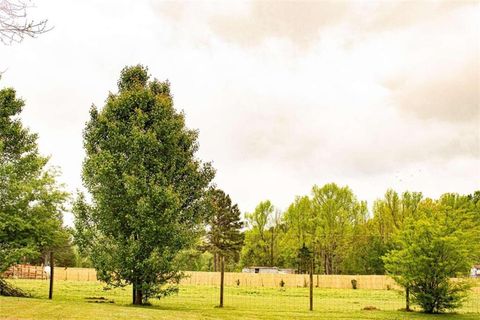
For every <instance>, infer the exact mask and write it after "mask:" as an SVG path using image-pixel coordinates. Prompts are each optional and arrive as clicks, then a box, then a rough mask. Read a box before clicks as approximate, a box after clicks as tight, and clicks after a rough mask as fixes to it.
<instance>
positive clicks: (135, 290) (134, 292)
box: [132, 283, 137, 304]
mask: <svg viewBox="0 0 480 320" xmlns="http://www.w3.org/2000/svg"><path fill="white" fill-rule="evenodd" d="M136 294H137V289H136V286H135V283H133V284H132V303H133V304H135V298H136V297H135V296H136Z"/></svg>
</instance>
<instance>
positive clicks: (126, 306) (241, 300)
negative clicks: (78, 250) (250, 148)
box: [0, 280, 480, 320]
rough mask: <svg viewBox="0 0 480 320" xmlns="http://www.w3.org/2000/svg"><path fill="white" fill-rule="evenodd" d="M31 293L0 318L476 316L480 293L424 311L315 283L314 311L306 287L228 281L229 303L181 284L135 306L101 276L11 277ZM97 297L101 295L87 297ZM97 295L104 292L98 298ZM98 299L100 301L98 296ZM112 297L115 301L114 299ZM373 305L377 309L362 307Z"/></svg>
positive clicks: (395, 299)
mask: <svg viewBox="0 0 480 320" xmlns="http://www.w3.org/2000/svg"><path fill="white" fill-rule="evenodd" d="M11 282H12V283H13V284H15V285H16V286H18V287H20V288H22V289H24V290H26V291H28V292H30V293H31V294H32V295H33V297H32V298H11V297H0V319H129V320H133V319H175V320H180V319H345V320H346V319H352V320H353V319H458V320H464V319H465V320H466V319H472V320H473V319H478V318H480V313H474V312H480V296H479V295H476V296H475V297H473V296H472V297H471V299H470V301H468V302H467V304H466V306H465V307H463V308H462V309H461V310H459V312H460V313H461V314H443V315H426V314H422V313H419V312H410V313H407V312H403V311H398V309H400V308H401V307H403V297H402V295H401V293H399V292H397V291H394V290H390V291H386V290H345V289H315V298H314V299H315V307H314V308H315V311H313V312H310V311H308V289H307V288H288V289H285V290H280V289H275V288H241V287H240V288H235V287H227V288H226V292H225V308H223V309H220V308H216V307H215V306H216V305H217V303H218V288H215V287H209V286H182V287H181V288H180V292H179V294H178V295H174V296H170V297H167V298H164V299H162V300H152V305H151V306H142V307H138V306H132V305H131V304H130V303H131V288H130V287H127V288H124V289H118V288H117V289H113V290H107V291H105V290H103V289H102V285H101V284H99V283H97V282H78V281H57V282H55V287H54V299H53V301H50V300H48V299H47V297H48V282H47V281H41V280H12V281H11ZM86 298H97V299H90V300H89V299H86ZM98 298H103V299H105V300H102V299H98ZM95 301H100V302H95ZM111 301H113V303H111ZM366 306H372V307H375V308H377V309H378V310H373V311H367V310H362V309H363V308H364V307H366Z"/></svg>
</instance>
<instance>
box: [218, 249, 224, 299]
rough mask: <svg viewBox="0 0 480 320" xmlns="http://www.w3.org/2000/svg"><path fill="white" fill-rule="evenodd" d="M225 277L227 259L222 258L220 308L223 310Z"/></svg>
mask: <svg viewBox="0 0 480 320" xmlns="http://www.w3.org/2000/svg"><path fill="white" fill-rule="evenodd" d="M224 277H225V258H224V257H223V256H221V258H220V305H219V307H220V308H223V286H224V280H225V279H224Z"/></svg>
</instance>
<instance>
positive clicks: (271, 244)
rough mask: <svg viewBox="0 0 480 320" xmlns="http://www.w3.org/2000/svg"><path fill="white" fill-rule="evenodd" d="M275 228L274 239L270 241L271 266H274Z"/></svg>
mask: <svg viewBox="0 0 480 320" xmlns="http://www.w3.org/2000/svg"><path fill="white" fill-rule="evenodd" d="M273 242H274V238H273V230H272V241H271V242H270V266H271V267H273Z"/></svg>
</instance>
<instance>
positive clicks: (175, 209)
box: [74, 65, 214, 304]
mask: <svg viewBox="0 0 480 320" xmlns="http://www.w3.org/2000/svg"><path fill="white" fill-rule="evenodd" d="M118 89H119V91H118V93H117V94H110V95H109V96H108V98H107V101H106V104H105V106H104V108H103V109H101V110H98V109H97V108H96V107H92V109H91V111H90V121H89V122H88V123H87V125H86V128H85V131H84V146H85V151H86V159H85V161H84V164H83V181H84V184H85V187H86V188H87V190H88V191H89V193H90V195H91V198H92V201H91V203H88V202H87V201H86V198H85V197H84V196H79V198H78V199H77V201H76V204H75V207H74V209H75V210H74V211H75V215H76V220H75V226H76V230H77V231H76V242H77V244H78V245H79V246H80V248H81V249H82V250H83V251H84V252H85V251H86V252H88V253H89V255H90V257H91V260H92V263H93V265H94V267H95V268H96V269H97V274H98V277H99V279H100V280H103V281H105V282H106V283H107V284H108V285H111V286H125V285H127V284H133V302H134V303H135V304H142V303H146V302H147V301H148V299H149V298H150V297H157V298H160V297H162V296H164V295H167V294H169V293H171V292H174V291H176V290H177V287H176V286H175V284H176V283H178V281H179V279H180V277H181V273H180V272H179V270H178V266H177V265H176V264H175V261H174V260H175V256H176V255H177V253H178V252H179V251H180V250H182V249H185V248H187V247H188V246H189V245H190V244H191V242H192V241H194V240H195V239H196V233H197V231H198V230H199V228H200V226H201V224H200V222H202V221H204V220H205V218H206V217H205V216H206V213H205V210H204V208H203V199H204V195H205V192H206V190H207V187H208V185H209V183H210V181H211V180H212V178H213V176H214V170H213V168H212V167H211V166H210V164H203V163H202V162H201V161H199V160H198V159H197V158H196V157H195V153H196V151H197V149H198V142H197V136H198V133H197V131H194V130H189V129H187V128H186V126H185V117H184V115H183V113H179V112H177V111H176V110H175V108H174V107H173V99H172V95H171V93H170V84H169V82H168V81H166V82H159V81H158V80H156V79H155V80H152V81H150V80H149V75H148V72H147V69H146V68H145V67H143V66H140V65H137V66H133V67H126V68H124V69H123V70H122V72H121V75H120V80H119V81H118Z"/></svg>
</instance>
